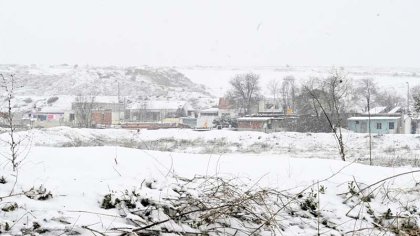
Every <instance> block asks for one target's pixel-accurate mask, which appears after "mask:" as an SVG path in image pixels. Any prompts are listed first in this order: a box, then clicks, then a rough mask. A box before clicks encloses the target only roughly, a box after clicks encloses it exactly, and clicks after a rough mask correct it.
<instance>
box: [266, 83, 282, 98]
mask: <svg viewBox="0 0 420 236" xmlns="http://www.w3.org/2000/svg"><path fill="white" fill-rule="evenodd" d="M267 89H268V91H269V92H270V95H271V96H272V97H273V99H274V101H275V102H276V103H277V102H278V99H279V98H280V96H281V86H280V81H279V80H278V79H272V80H270V81H269V82H268V84H267Z"/></svg>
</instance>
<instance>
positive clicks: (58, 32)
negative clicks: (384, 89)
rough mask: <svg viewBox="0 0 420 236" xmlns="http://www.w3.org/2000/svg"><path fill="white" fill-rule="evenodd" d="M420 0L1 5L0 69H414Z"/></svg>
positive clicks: (78, 0)
mask: <svg viewBox="0 0 420 236" xmlns="http://www.w3.org/2000/svg"><path fill="white" fill-rule="evenodd" d="M419 11H420V1H419V0H359V1H357V0H317V1H314V0H290V1H280V0H276V1H244V0H240V1H233V0H231V1H226V0H209V1H199V0H191V1H184V0H178V1H175V0H167V1H163V0H153V1H152V0H150V1H140V0H132V1H129V0H114V1H110V0H89V1H87V0H71V1H70V0H69V1H59V0H37V1H34V0H27V1H19V0H10V1H6V0H0V63H23V64H31V63H36V64H60V63H69V64H96V65H178V66H182V65H230V66H262V65H285V64H289V65H308V66H311V65H324V66H330V65H344V66H351V65H361V66H410V67H420V13H419Z"/></svg>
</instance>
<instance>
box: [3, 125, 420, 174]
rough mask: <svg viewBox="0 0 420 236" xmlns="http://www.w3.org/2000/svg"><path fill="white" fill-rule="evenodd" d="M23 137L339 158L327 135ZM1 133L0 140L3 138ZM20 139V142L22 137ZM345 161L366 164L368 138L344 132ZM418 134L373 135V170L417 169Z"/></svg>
mask: <svg viewBox="0 0 420 236" xmlns="http://www.w3.org/2000/svg"><path fill="white" fill-rule="evenodd" d="M20 135H21V136H23V137H25V138H26V137H29V138H30V140H31V145H32V146H47V147H80V146H115V145H117V146H121V147H128V148H137V149H143V150H154V151H165V152H179V153H193V154H216V155H226V154H230V153H241V154H242V153H243V154H270V155H271V154H274V155H276V156H278V157H300V158H321V159H340V157H339V155H338V151H337V146H336V141H335V139H334V137H333V135H332V134H330V133H296V132H278V133H271V134H266V133H263V132H251V131H241V132H237V131H229V130H211V131H205V132H198V131H194V130H191V129H161V130H146V129H143V130H141V131H140V132H139V133H138V132H137V131H136V130H124V129H72V128H69V127H57V128H50V129H36V130H32V131H29V132H22V133H20ZM7 137H8V136H7V134H6V133H4V134H1V135H0V139H7ZM22 139H23V138H22ZM344 141H345V145H346V151H347V157H348V160H349V161H356V162H360V163H368V162H367V161H368V158H369V136H368V135H367V134H357V133H351V132H348V133H344ZM419 141H420V135H412V134H401V135H382V136H378V135H373V137H372V148H373V151H372V153H373V155H372V158H373V160H374V164H375V165H381V166H405V165H411V166H420V142H419Z"/></svg>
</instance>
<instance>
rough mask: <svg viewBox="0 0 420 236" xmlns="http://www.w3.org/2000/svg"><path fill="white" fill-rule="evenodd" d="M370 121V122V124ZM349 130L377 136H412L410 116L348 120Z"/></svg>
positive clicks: (361, 117)
mask: <svg viewBox="0 0 420 236" xmlns="http://www.w3.org/2000/svg"><path fill="white" fill-rule="evenodd" d="M369 120H370V122H369ZM347 121H348V128H349V129H350V130H351V131H353V132H356V133H369V124H370V130H371V132H372V133H375V134H410V133H411V118H410V117H409V116H406V115H403V116H372V117H370V118H369V117H367V116H360V117H351V118H349V119H348V120H347Z"/></svg>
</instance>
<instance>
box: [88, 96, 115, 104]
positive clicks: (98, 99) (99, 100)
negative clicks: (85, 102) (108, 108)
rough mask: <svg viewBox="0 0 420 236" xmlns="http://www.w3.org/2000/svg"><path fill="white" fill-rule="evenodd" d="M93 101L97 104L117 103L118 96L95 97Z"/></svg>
mask: <svg viewBox="0 0 420 236" xmlns="http://www.w3.org/2000/svg"><path fill="white" fill-rule="evenodd" d="M94 101H95V102H97V103H119V101H118V96H96V97H95V99H94Z"/></svg>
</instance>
